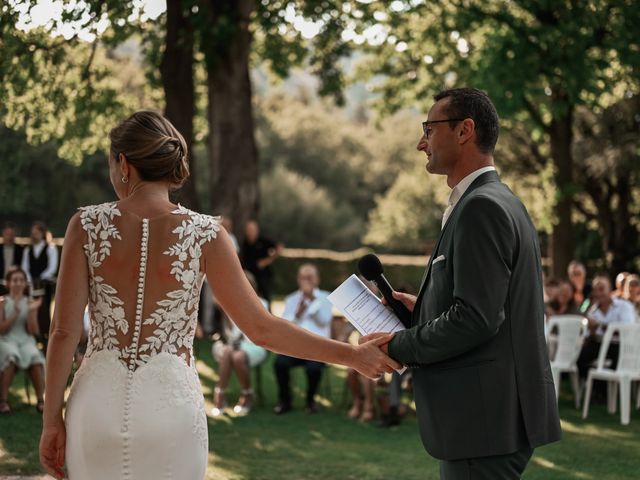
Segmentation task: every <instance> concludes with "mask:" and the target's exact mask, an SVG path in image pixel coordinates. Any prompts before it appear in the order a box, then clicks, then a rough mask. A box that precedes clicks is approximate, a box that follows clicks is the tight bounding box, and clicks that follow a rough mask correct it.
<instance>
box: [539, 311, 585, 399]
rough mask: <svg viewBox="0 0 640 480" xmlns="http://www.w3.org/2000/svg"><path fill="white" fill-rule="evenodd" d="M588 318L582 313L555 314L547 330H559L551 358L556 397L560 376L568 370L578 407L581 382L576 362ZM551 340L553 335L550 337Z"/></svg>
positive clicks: (550, 318)
mask: <svg viewBox="0 0 640 480" xmlns="http://www.w3.org/2000/svg"><path fill="white" fill-rule="evenodd" d="M586 328H587V326H586V319H585V318H584V317H583V316H581V315H553V316H551V317H549V321H548V324H547V331H548V332H549V333H551V332H553V331H554V330H556V331H557V334H556V337H555V339H554V340H555V348H554V350H555V354H554V356H553V358H552V359H551V362H550V363H551V373H552V374H553V383H554V384H555V387H556V398H559V397H560V378H561V374H562V373H563V372H568V373H569V375H570V378H571V387H572V388H573V395H574V399H575V404H576V408H578V409H579V408H580V382H579V379H578V367H577V365H576V362H577V361H578V356H580V349H581V347H582V341H583V337H584V332H585V330H586ZM548 338H549V340H551V338H552V335H551V336H549V337H548Z"/></svg>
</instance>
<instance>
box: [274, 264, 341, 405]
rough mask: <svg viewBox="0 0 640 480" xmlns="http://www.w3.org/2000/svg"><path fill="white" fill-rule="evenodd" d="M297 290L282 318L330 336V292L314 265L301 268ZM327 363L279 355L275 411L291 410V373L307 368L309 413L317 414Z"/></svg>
mask: <svg viewBox="0 0 640 480" xmlns="http://www.w3.org/2000/svg"><path fill="white" fill-rule="evenodd" d="M297 280H298V288H299V290H297V291H296V292H294V293H292V294H291V295H289V296H288V297H287V298H286V299H285V305H284V312H283V314H282V318H284V319H286V320H290V321H291V322H294V323H296V324H297V325H299V326H300V327H302V328H304V329H306V330H308V331H310V332H312V333H315V334H316V335H321V336H323V337H327V338H330V337H331V319H332V313H331V303H329V300H327V295H328V292H325V291H323V290H319V289H318V285H319V284H320V276H319V274H318V269H317V268H316V266H315V265H312V264H309V263H307V264H304V265H301V266H300V268H299V269H298V278H297ZM324 366H325V365H324V363H320V362H314V361H312V360H303V359H300V358H293V357H288V356H286V355H278V356H277V357H276V360H275V363H274V368H275V372H276V378H277V379H278V396H279V400H280V401H279V403H278V405H277V406H276V407H275V408H274V412H275V413H276V414H282V413H286V412H288V411H289V410H291V387H290V386H289V370H290V369H291V368H293V367H304V369H305V372H306V374H307V408H306V409H307V411H308V412H309V413H315V412H316V411H317V407H316V403H315V395H316V391H317V389H318V385H319V384H320V378H321V377H322V370H323V369H324Z"/></svg>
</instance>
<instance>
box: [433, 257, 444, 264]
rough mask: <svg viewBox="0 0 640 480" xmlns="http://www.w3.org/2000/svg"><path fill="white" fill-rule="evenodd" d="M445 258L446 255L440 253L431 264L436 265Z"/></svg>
mask: <svg viewBox="0 0 640 480" xmlns="http://www.w3.org/2000/svg"><path fill="white" fill-rule="evenodd" d="M444 259H445V256H444V255H440V256H439V257H436V258H435V260H434V261H433V263H432V264H431V265H435V264H436V263H438V262H442V261H443V260H444Z"/></svg>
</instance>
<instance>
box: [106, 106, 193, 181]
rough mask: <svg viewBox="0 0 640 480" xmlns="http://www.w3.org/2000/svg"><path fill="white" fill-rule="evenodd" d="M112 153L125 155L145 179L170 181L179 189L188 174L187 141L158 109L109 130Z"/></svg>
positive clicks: (137, 113) (140, 112) (141, 112)
mask: <svg viewBox="0 0 640 480" xmlns="http://www.w3.org/2000/svg"><path fill="white" fill-rule="evenodd" d="M109 140H111V155H113V158H115V160H116V161H119V160H118V157H119V155H120V154H123V155H124V156H125V158H126V159H127V161H128V162H129V163H130V164H131V165H133V166H134V167H136V169H137V170H138V173H139V174H140V178H141V179H142V180H146V181H151V182H152V181H160V180H164V181H168V182H170V183H171V184H172V185H173V188H180V187H181V186H182V184H183V183H184V182H185V180H186V179H187V178H188V177H189V164H188V163H187V143H186V142H185V141H184V138H183V137H182V135H181V134H180V132H178V130H177V129H176V127H174V126H173V125H172V124H171V122H170V121H169V120H167V119H166V118H165V117H163V116H162V115H160V114H159V113H157V112H154V111H151V110H142V111H139V112H136V113H134V114H133V115H131V116H130V117H129V118H127V119H126V120H124V121H123V122H122V123H120V125H118V126H117V127H115V128H114V129H113V130H111V132H109Z"/></svg>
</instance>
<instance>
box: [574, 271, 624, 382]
mask: <svg viewBox="0 0 640 480" xmlns="http://www.w3.org/2000/svg"><path fill="white" fill-rule="evenodd" d="M591 296H592V300H593V304H592V305H593V306H592V307H591V308H590V309H589V311H588V312H587V319H588V320H589V334H588V337H587V338H585V341H584V344H583V345H582V351H581V352H580V357H579V358H578V370H579V372H580V378H583V379H584V378H586V377H587V373H588V372H589V368H591V363H592V362H593V361H594V360H595V359H596V358H598V354H599V352H600V345H601V343H602V336H603V335H604V331H605V330H606V328H607V326H608V325H610V324H612V323H633V322H634V321H635V313H634V311H633V306H632V305H631V303H629V302H628V301H626V300H623V299H622V298H616V297H613V295H612V291H611V280H609V277H607V276H605V275H598V276H596V277H595V278H594V279H593V290H592V292H591ZM618 354H619V345H618V343H617V342H615V341H613V342H611V345H610V346H609V351H608V352H607V358H608V359H610V360H611V368H615V367H616V364H617V362H618Z"/></svg>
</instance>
